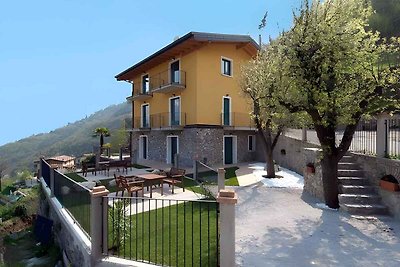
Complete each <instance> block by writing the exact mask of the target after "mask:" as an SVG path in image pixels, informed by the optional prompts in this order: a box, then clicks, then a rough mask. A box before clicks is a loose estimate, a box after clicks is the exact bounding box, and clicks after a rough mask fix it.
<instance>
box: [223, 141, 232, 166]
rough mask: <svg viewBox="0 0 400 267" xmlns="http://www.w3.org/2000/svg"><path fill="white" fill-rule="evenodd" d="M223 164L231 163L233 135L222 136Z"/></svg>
mask: <svg viewBox="0 0 400 267" xmlns="http://www.w3.org/2000/svg"><path fill="white" fill-rule="evenodd" d="M224 158H225V162H224V164H232V163H233V137H232V136H225V137H224Z"/></svg>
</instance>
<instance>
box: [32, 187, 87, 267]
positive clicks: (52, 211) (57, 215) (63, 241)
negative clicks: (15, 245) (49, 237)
mask: <svg viewBox="0 0 400 267" xmlns="http://www.w3.org/2000/svg"><path fill="white" fill-rule="evenodd" d="M42 190H43V197H42V198H41V199H40V209H39V215H41V216H43V217H46V218H48V219H50V220H52V221H53V237H54V241H55V243H56V244H57V245H58V246H59V247H60V248H61V250H62V251H63V252H64V253H65V254H66V256H67V258H68V261H69V262H70V264H71V265H70V266H90V241H89V239H88V238H87V237H86V236H84V233H83V232H82V231H81V230H80V229H77V228H78V226H77V225H76V224H74V223H73V221H71V220H68V218H67V216H65V213H64V212H63V210H64V209H62V207H61V205H60V204H59V203H58V201H57V199H56V198H54V197H52V198H51V197H50V189H48V188H46V187H42ZM63 213H64V215H63ZM77 230H78V231H77ZM78 232H80V234H79V233H78Z"/></svg>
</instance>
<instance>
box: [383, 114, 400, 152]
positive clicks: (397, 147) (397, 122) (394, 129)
mask: <svg viewBox="0 0 400 267" xmlns="http://www.w3.org/2000/svg"><path fill="white" fill-rule="evenodd" d="M385 129H386V131H385V137H386V138H385V140H386V142H385V147H386V156H387V157H389V158H397V159H398V158H399V157H400V119H399V118H396V119H388V120H386V122H385Z"/></svg>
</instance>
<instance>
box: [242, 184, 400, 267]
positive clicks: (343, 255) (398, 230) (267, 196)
mask: <svg viewBox="0 0 400 267" xmlns="http://www.w3.org/2000/svg"><path fill="white" fill-rule="evenodd" d="M236 190H237V193H238V197H239V203H238V205H237V206H236V261H237V265H238V266H246V267H247V266H400V236H399V234H400V223H399V222H398V221H395V220H394V219H392V218H388V217H386V218H381V219H379V220H358V219H355V218H352V217H350V216H349V215H348V214H347V213H345V212H341V211H332V210H324V209H320V208H317V207H316V204H317V200H316V199H314V198H313V197H311V196H309V195H308V194H306V193H304V194H303V191H302V190H301V189H288V188H267V187H265V186H264V185H263V184H262V183H258V184H256V185H253V186H248V187H241V188H237V189H236Z"/></svg>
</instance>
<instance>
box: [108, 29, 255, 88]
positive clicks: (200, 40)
mask: <svg viewBox="0 0 400 267" xmlns="http://www.w3.org/2000/svg"><path fill="white" fill-rule="evenodd" d="M209 42H216V43H237V44H240V46H241V47H242V48H244V49H247V50H248V51H249V53H252V54H256V53H257V50H258V49H259V46H258V44H257V43H256V42H255V41H254V40H253V38H251V36H250V35H237V34H220V33H206V32H189V33H187V34H185V35H184V36H182V37H180V38H179V39H177V40H175V41H174V42H172V43H170V44H169V45H167V46H165V47H163V48H162V49H160V50H158V51H157V52H155V53H154V54H152V55H150V56H148V57H147V58H145V59H143V60H142V61H140V62H138V63H136V64H135V65H133V66H132V67H130V68H128V69H126V70H124V71H123V72H121V73H119V74H117V75H116V76H115V78H116V79H117V80H118V81H123V80H129V79H131V78H132V77H133V76H135V75H137V74H138V73H142V72H143V71H145V70H148V69H150V68H152V67H154V66H156V65H158V64H160V63H161V62H163V61H166V60H168V59H170V58H173V57H174V56H176V55H179V54H181V53H188V52H189V51H193V50H194V49H197V48H199V47H200V46H201V45H202V44H204V43H209Z"/></svg>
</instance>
